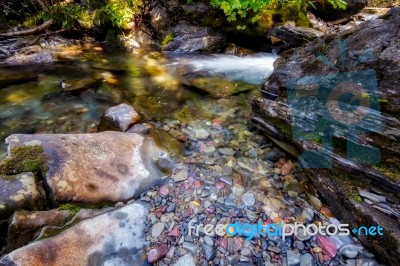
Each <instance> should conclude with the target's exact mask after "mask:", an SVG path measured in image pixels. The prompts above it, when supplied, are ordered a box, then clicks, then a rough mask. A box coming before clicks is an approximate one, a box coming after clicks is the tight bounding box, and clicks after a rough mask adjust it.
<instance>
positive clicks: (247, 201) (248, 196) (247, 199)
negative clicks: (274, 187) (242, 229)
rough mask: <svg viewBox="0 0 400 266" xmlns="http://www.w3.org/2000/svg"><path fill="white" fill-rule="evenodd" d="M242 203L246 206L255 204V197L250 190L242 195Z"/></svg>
mask: <svg viewBox="0 0 400 266" xmlns="http://www.w3.org/2000/svg"><path fill="white" fill-rule="evenodd" d="M242 201H243V204H244V205H245V206H247V207H251V206H255V204H256V198H255V197H254V194H253V193H252V192H246V193H244V194H243V196H242Z"/></svg>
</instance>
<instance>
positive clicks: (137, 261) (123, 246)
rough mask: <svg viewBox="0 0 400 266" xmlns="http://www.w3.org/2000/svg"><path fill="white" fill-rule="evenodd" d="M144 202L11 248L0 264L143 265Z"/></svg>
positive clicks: (33, 265)
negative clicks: (39, 239) (42, 238)
mask: <svg viewBox="0 0 400 266" xmlns="http://www.w3.org/2000/svg"><path fill="white" fill-rule="evenodd" d="M147 213H148V207H147V206H146V205H145V204H144V203H132V204H129V205H126V206H124V207H122V208H120V209H116V210H113V211H110V212H107V213H104V214H101V215H99V216H96V217H94V218H91V219H87V220H84V221H81V222H79V223H77V224H76V225H74V226H72V227H70V228H68V229H66V230H65V231H62V232H61V233H59V234H57V235H55V236H53V237H50V238H47V239H44V240H41V241H37V242H33V243H31V244H29V245H26V246H24V247H22V248H19V249H17V250H14V251H13V252H11V253H9V254H8V255H6V256H4V257H3V258H2V259H1V260H0V265H18V266H23V265H29V266H36V265H37V266H39V265H147V263H146V262H145V260H143V247H144V241H145V234H144V231H145V228H146V216H147Z"/></svg>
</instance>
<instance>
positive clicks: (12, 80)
mask: <svg viewBox="0 0 400 266" xmlns="http://www.w3.org/2000/svg"><path fill="white" fill-rule="evenodd" d="M36 79H37V75H36V74H35V72H34V71H23V70H22V69H21V70H20V71H18V72H17V73H16V72H15V71H11V70H8V69H4V68H1V69H0V88H3V87H7V86H10V85H14V84H20V83H24V82H27V81H31V80H36Z"/></svg>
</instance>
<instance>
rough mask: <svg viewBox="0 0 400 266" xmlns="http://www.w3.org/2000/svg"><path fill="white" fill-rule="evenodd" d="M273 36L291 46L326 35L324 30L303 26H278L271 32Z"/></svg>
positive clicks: (300, 44)
mask: <svg viewBox="0 0 400 266" xmlns="http://www.w3.org/2000/svg"><path fill="white" fill-rule="evenodd" d="M269 34H270V35H271V36H274V37H276V38H279V39H281V40H282V41H284V42H285V43H286V44H288V45H289V46H290V47H298V46H302V45H304V44H307V43H310V42H311V41H313V40H315V39H317V38H319V37H321V36H323V35H324V33H323V32H321V31H318V30H315V29H311V28H303V27H290V26H277V27H274V28H272V30H271V31H270V32H269Z"/></svg>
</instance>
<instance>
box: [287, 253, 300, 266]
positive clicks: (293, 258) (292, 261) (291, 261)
mask: <svg viewBox="0 0 400 266" xmlns="http://www.w3.org/2000/svg"><path fill="white" fill-rule="evenodd" d="M286 257H287V263H288V265H289V266H295V265H298V264H300V261H301V260H300V254H299V253H297V252H294V251H293V250H288V251H287V252H286Z"/></svg>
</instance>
